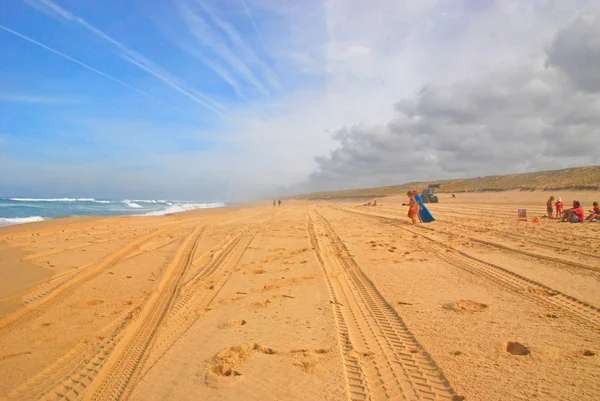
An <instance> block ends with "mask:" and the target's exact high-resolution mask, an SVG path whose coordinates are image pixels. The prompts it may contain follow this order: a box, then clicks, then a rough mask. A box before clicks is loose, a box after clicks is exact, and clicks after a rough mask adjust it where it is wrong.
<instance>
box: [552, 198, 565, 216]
mask: <svg viewBox="0 0 600 401" xmlns="http://www.w3.org/2000/svg"><path fill="white" fill-rule="evenodd" d="M554 206H556V218H557V219H561V218H562V214H563V203H562V198H561V197H560V196H559V197H558V199H557V200H556V203H555V204H554Z"/></svg>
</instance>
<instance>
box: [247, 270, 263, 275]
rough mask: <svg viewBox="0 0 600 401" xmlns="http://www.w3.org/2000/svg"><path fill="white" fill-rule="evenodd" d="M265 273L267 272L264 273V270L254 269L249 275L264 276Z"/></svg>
mask: <svg viewBox="0 0 600 401" xmlns="http://www.w3.org/2000/svg"><path fill="white" fill-rule="evenodd" d="M266 272H267V271H266V270H264V269H256V270H252V271H251V272H250V274H255V275H256V274H264V273H266Z"/></svg>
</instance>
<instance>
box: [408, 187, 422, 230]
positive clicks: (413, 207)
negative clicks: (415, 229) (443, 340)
mask: <svg viewBox="0 0 600 401" xmlns="http://www.w3.org/2000/svg"><path fill="white" fill-rule="evenodd" d="M406 195H407V196H408V199H409V201H408V217H409V218H410V219H411V220H412V224H413V225H415V224H417V216H418V215H419V212H418V211H417V201H416V200H415V195H414V193H413V191H408V192H407V193H406Z"/></svg>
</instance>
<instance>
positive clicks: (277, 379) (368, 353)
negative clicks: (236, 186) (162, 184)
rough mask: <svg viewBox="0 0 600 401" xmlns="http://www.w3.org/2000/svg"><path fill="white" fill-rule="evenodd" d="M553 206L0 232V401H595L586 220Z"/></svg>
mask: <svg viewBox="0 0 600 401" xmlns="http://www.w3.org/2000/svg"><path fill="white" fill-rule="evenodd" d="M549 195H550V194H549V193H546V192H506V193H480V194H458V195H457V198H455V199H453V198H451V197H450V195H448V194H441V195H440V203H439V204H435V205H431V207H430V209H431V211H432V213H433V214H434V216H435V217H436V218H437V221H436V222H435V223H431V224H418V225H416V226H411V225H409V224H408V219H407V218H406V217H405V215H406V207H403V206H401V203H402V202H405V197H394V198H382V199H379V200H378V204H379V206H378V207H359V206H357V205H356V204H350V203H325V202H300V201H289V202H285V203H284V205H283V206H282V207H281V208H279V207H277V208H273V207H272V206H270V205H267V206H265V207H261V206H252V207H250V206H242V207H239V208H234V209H220V210H200V211H193V212H187V213H183V214H176V215H171V216H162V217H141V218H135V217H122V218H97V219H95V218H86V219H68V220H56V221H51V222H41V223H32V224H27V225H22V226H12V227H6V228H0V279H1V280H2V281H1V282H0V399H2V397H7V398H8V399H24V400H30V399H42V398H44V397H45V399H89V400H112V399H131V400H144V401H145V400H164V399H178V400H196V399H208V400H223V399H224V400H238V399H260V400H281V399H299V400H300V399H306V400H323V399H325V400H345V399H374V400H379V399H407V400H411V399H426V400H429V399H431V400H460V399H463V397H464V399H468V400H529V399H538V400H556V399H560V400H596V399H600V357H599V356H598V353H600V329H599V328H600V310H599V309H598V308H597V307H598V306H600V291H598V289H599V283H600V254H599V253H600V240H598V235H599V234H600V223H596V224H582V225H573V224H566V223H565V224H562V223H557V222H556V221H552V220H547V219H542V221H541V222H539V223H532V222H519V221H517V218H516V217H517V216H516V214H517V212H516V210H517V209H518V208H522V207H525V208H527V209H528V211H529V215H530V216H531V217H533V216H536V215H539V216H541V215H543V214H544V213H545V211H544V203H545V200H546V199H547V197H548V196H549ZM554 195H555V196H558V195H560V196H562V197H563V199H564V200H565V204H566V205H567V204H568V203H569V202H570V200H572V199H579V200H580V201H582V202H583V203H584V206H586V209H588V208H589V206H591V201H593V200H595V199H594V198H595V197H599V198H600V196H597V194H596V193H593V192H582V193H567V192H563V193H560V194H559V193H556V194H554Z"/></svg>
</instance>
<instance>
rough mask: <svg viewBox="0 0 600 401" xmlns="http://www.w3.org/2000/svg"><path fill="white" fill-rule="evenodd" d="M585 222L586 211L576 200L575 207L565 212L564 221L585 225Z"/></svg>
mask: <svg viewBox="0 0 600 401" xmlns="http://www.w3.org/2000/svg"><path fill="white" fill-rule="evenodd" d="M584 220H585V211H584V210H583V208H582V207H581V203H579V201H577V200H574V201H573V207H572V208H571V209H567V210H565V212H564V215H563V218H562V221H568V222H570V223H583V221H584Z"/></svg>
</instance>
